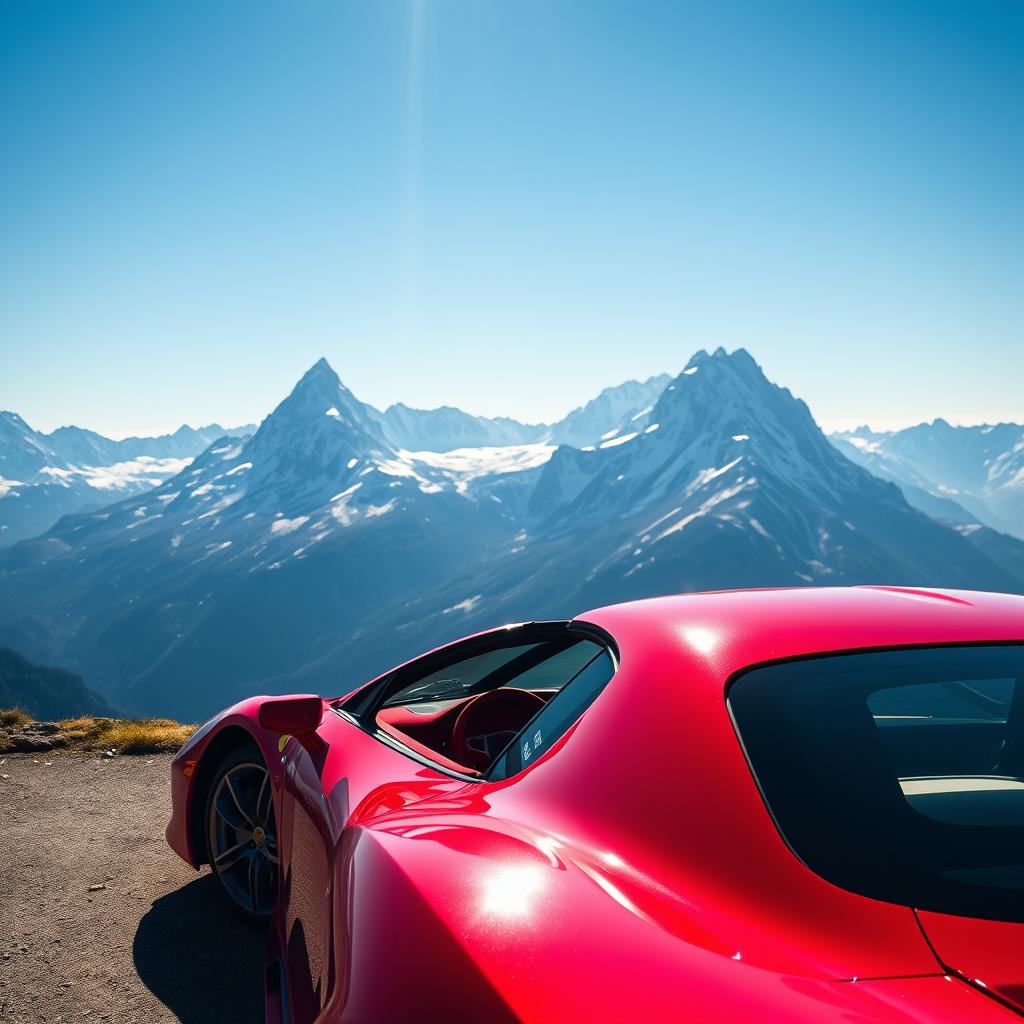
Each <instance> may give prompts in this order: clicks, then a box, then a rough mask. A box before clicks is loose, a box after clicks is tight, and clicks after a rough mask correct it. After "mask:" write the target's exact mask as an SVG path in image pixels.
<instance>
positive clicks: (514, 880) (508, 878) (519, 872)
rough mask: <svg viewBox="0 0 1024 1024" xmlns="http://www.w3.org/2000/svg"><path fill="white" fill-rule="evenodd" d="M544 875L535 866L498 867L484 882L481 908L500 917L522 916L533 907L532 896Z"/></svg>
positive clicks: (540, 885)
mask: <svg viewBox="0 0 1024 1024" xmlns="http://www.w3.org/2000/svg"><path fill="white" fill-rule="evenodd" d="M543 886H544V877H543V875H542V873H541V869H540V868H539V867H535V866H524V867H511V868H500V869H499V870H498V871H495V872H494V874H492V875H491V876H490V877H489V878H487V879H486V880H485V882H484V898H483V909H484V911H485V913H488V914H498V915H500V916H501V917H522V916H524V915H525V914H528V913H529V912H530V911H531V909H532V908H533V897H534V896H535V895H536V894H537V893H538V892H539V891H540V890H541V889H542V888H543Z"/></svg>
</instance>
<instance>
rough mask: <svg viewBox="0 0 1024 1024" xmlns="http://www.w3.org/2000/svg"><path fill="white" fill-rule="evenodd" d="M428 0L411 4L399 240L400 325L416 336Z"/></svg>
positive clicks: (421, 220) (418, 304) (420, 244)
mask: <svg viewBox="0 0 1024 1024" xmlns="http://www.w3.org/2000/svg"><path fill="white" fill-rule="evenodd" d="M426 7H427V4H426V0H411V3H410V4H409V40H408V50H407V52H406V82H405V116H406V123H405V167H404V174H403V184H402V219H401V236H400V240H399V282H398V285H399V308H400V310H401V318H402V324H401V328H402V330H403V333H405V334H406V335H407V337H409V338H412V339H415V338H416V337H417V335H418V331H419V307H420V297H421V288H420V284H421V282H420V271H421V251H422V234H423V50H424V26H425V21H426Z"/></svg>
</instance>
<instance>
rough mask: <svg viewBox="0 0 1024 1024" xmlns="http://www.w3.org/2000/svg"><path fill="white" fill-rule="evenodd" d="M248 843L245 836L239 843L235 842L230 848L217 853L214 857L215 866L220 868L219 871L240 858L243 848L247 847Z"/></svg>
mask: <svg viewBox="0 0 1024 1024" xmlns="http://www.w3.org/2000/svg"><path fill="white" fill-rule="evenodd" d="M248 845H249V839H247V838H246V839H243V840H242V841H241V842H240V843H237V844H236V845H235V846H232V847H231V848H230V849H227V850H223V851H221V852H220V853H218V854H217V856H216V857H215V858H214V861H215V862H216V864H217V867H218V868H220V869H221V871H225V870H227V869H228V868H230V867H231V866H232V865H234V864H236V863H237V862H238V861H239V859H240V858H242V857H244V856H245V850H246V848H247V847H248Z"/></svg>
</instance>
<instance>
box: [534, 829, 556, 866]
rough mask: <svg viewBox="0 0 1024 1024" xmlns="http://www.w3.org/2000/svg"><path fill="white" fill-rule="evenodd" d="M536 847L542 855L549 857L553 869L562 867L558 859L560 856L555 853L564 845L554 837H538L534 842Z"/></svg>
mask: <svg viewBox="0 0 1024 1024" xmlns="http://www.w3.org/2000/svg"><path fill="white" fill-rule="evenodd" d="M534 845H535V846H536V847H537V849H538V850H540V852H541V853H543V854H544V856H545V857H547V859H548V862H549V863H550V864H551V866H552V867H553V868H559V867H561V866H562V862H561V861H560V860H559V859H558V855H557V854H556V853H555V851H556V850H557V849H558V848H559V847H560V846H561V845H562V844H561V843H560V842H559V841H558V840H557V839H555V838H554V836H537V838H536V839H535V840H534Z"/></svg>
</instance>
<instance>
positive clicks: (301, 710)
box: [260, 694, 324, 736]
mask: <svg viewBox="0 0 1024 1024" xmlns="http://www.w3.org/2000/svg"><path fill="white" fill-rule="evenodd" d="M323 715H324V702H323V701H322V700H321V699H320V698H319V697H315V696H313V695H311V694H310V695H305V694H304V695H303V696H301V697H268V698H267V699H266V700H265V701H264V702H263V703H262V704H261V705H260V725H261V726H263V728H264V729H266V730H268V731H269V732H281V733H289V734H291V735H295V736H301V735H302V734H303V733H308V732H314V731H315V730H316V728H317V726H318V725H319V724H320V719H321V718H323Z"/></svg>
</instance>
